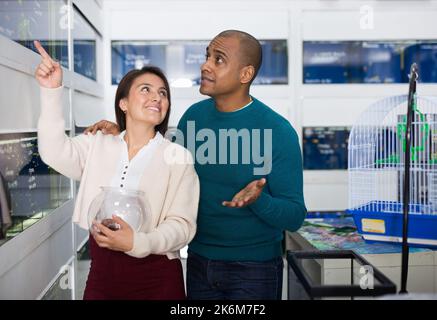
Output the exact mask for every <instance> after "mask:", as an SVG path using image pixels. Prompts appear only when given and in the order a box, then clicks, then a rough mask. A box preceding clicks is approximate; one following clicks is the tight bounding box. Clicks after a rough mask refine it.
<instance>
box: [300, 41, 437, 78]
mask: <svg viewBox="0 0 437 320" xmlns="http://www.w3.org/2000/svg"><path fill="white" fill-rule="evenodd" d="M413 62H416V63H417V64H418V66H419V74H420V81H422V82H428V83H437V43H436V42H430V41H384V42H382V41H335V42H333V41H305V42H304V45H303V82H304V83H322V84H325V83H408V73H409V71H410V66H411V64H412V63H413Z"/></svg>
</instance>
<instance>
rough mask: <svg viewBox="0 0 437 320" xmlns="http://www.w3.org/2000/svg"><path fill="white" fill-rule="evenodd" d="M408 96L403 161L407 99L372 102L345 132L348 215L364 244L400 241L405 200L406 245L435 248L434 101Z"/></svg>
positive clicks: (436, 164)
mask: <svg viewBox="0 0 437 320" xmlns="http://www.w3.org/2000/svg"><path fill="white" fill-rule="evenodd" d="M412 97H413V98H412V99H411V101H412V102H411V103H410V104H411V105H412V116H411V120H410V121H411V125H410V126H409V128H410V131H409V132H410V134H409V142H408V145H410V148H409V152H408V153H409V157H408V158H405V155H406V151H407V150H406V145H407V144H406V137H407V134H406V133H407V107H408V106H409V105H408V101H409V96H407V95H403V96H394V97H389V98H386V99H382V100H380V101H378V102H376V103H374V104H373V105H371V106H370V107H369V108H368V109H367V110H366V111H365V112H363V113H362V114H361V116H360V117H359V119H358V121H357V122H356V124H355V125H354V126H353V127H352V130H351V132H350V137H349V147H348V148H349V149H348V155H349V159H348V173H349V210H348V212H350V213H352V214H353V217H354V220H355V223H356V225H357V228H358V231H359V232H360V234H361V235H362V236H363V238H364V239H365V240H366V241H383V242H396V243H401V242H402V235H403V229H402V228H403V214H402V213H403V212H404V205H403V203H404V200H405V199H404V197H405V198H407V197H408V198H409V199H408V200H409V201H408V202H407V203H408V217H409V218H408V219H409V223H408V244H409V245H412V246H437V100H434V99H433V98H426V97H420V96H417V95H416V94H414V95H412ZM405 159H409V160H408V162H409V168H410V170H409V178H408V182H409V183H408V185H409V187H407V188H406V189H405V190H404V178H405V177H404V175H405V172H406V171H405V167H406V166H405ZM403 190H404V191H405V192H408V191H407V190H409V195H407V196H405V195H404V194H406V193H405V192H403ZM405 213H406V212H405Z"/></svg>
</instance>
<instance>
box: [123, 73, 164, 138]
mask: <svg viewBox="0 0 437 320" xmlns="http://www.w3.org/2000/svg"><path fill="white" fill-rule="evenodd" d="M146 73H151V74H154V75H155V76H158V77H159V78H160V79H161V80H162V81H163V82H164V87H165V89H166V90H167V99H168V110H167V114H166V115H165V118H164V120H163V121H162V122H161V123H160V124H158V125H157V126H156V127H155V131H159V133H161V134H162V135H163V136H164V135H165V133H166V132H167V129H168V119H169V118H170V107H171V99H170V86H169V85H168V80H167V78H166V76H165V75H164V72H162V70H161V69H159V68H158V67H155V66H145V67H143V68H142V69H140V70H131V71H129V72H128V73H126V75H125V76H124V77H123V79H121V81H120V83H119V85H118V88H117V92H116V94H115V117H116V119H117V124H118V126H119V127H120V132H121V131H123V130H126V115H125V113H124V112H123V110H121V109H120V100H121V99H123V98H127V97H128V96H129V91H130V89H131V87H132V83H133V82H134V80H135V79H136V78H138V77H139V76H141V75H143V74H146Z"/></svg>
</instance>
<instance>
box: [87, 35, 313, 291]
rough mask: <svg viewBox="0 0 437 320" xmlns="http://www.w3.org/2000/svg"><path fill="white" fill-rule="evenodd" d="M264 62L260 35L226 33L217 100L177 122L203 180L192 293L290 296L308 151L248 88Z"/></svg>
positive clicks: (212, 75) (211, 92)
mask: <svg viewBox="0 0 437 320" xmlns="http://www.w3.org/2000/svg"><path fill="white" fill-rule="evenodd" d="M261 61H262V50H261V45H260V43H259V42H258V40H256V39H255V38H254V37H253V36H251V35H249V34H247V33H245V32H241V31H237V30H228V31H224V32H221V33H220V34H219V35H217V36H216V37H215V38H214V39H213V40H212V41H211V43H210V44H209V46H208V48H207V49H206V61H205V62H204V64H203V65H202V66H201V84H200V93H202V94H204V95H207V96H210V97H211V99H207V100H204V101H200V102H198V103H196V104H194V105H192V106H191V107H190V108H189V109H188V110H187V111H186V112H185V114H184V115H183V116H182V118H181V120H180V122H179V125H178V129H179V132H178V133H177V135H176V140H177V141H178V140H179V141H178V142H179V143H181V144H183V145H184V146H185V147H187V148H188V149H189V150H190V151H191V152H192V153H193V156H195V161H196V163H195V168H196V171H197V174H198V176H199V179H200V188H201V190H200V203H199V213H198V221H197V233H196V236H195V238H194V239H193V241H192V242H191V243H190V244H189V250H188V259H187V295H188V298H189V299H214V300H215V299H281V294H282V277H283V259H282V252H283V248H282V240H283V234H284V230H289V231H296V230H297V229H299V228H300V226H301V225H302V222H303V220H304V219H305V215H306V208H305V204H304V200H303V191H302V189H303V187H302V159H301V152H300V147H299V142H298V137H297V134H296V132H295V131H294V129H293V128H292V127H291V125H290V123H289V122H288V121H287V120H286V119H284V118H283V117H281V116H280V115H278V114H277V113H275V112H274V111H273V110H271V109H270V108H269V107H267V106H266V105H264V104H263V103H262V102H260V101H259V100H257V99H255V98H253V97H252V96H251V95H250V94H249V89H250V85H251V83H252V81H253V80H254V79H255V77H256V74H257V72H258V70H259V68H260V66H261ZM106 125H107V122H102V123H100V125H97V127H96V126H94V128H93V127H91V128H89V131H92V130H93V129H94V131H95V130H96V129H97V128H100V129H103V128H104V127H105V126H106ZM110 128H111V126H109V128H106V129H110ZM182 140H183V141H182Z"/></svg>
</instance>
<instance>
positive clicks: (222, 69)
mask: <svg viewBox="0 0 437 320" xmlns="http://www.w3.org/2000/svg"><path fill="white" fill-rule="evenodd" d="M239 47H240V44H239V41H238V40H237V39H236V38H233V37H226V38H224V37H217V38H214V39H213V40H212V41H211V42H210V44H209V46H208V48H207V49H206V61H205V62H204V63H203V64H202V66H201V68H200V71H201V83H200V93H201V94H205V95H208V96H210V97H213V98H216V97H219V96H226V95H229V94H232V93H234V92H236V91H237V90H239V89H240V87H241V82H240V68H241V65H240V58H239Z"/></svg>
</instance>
